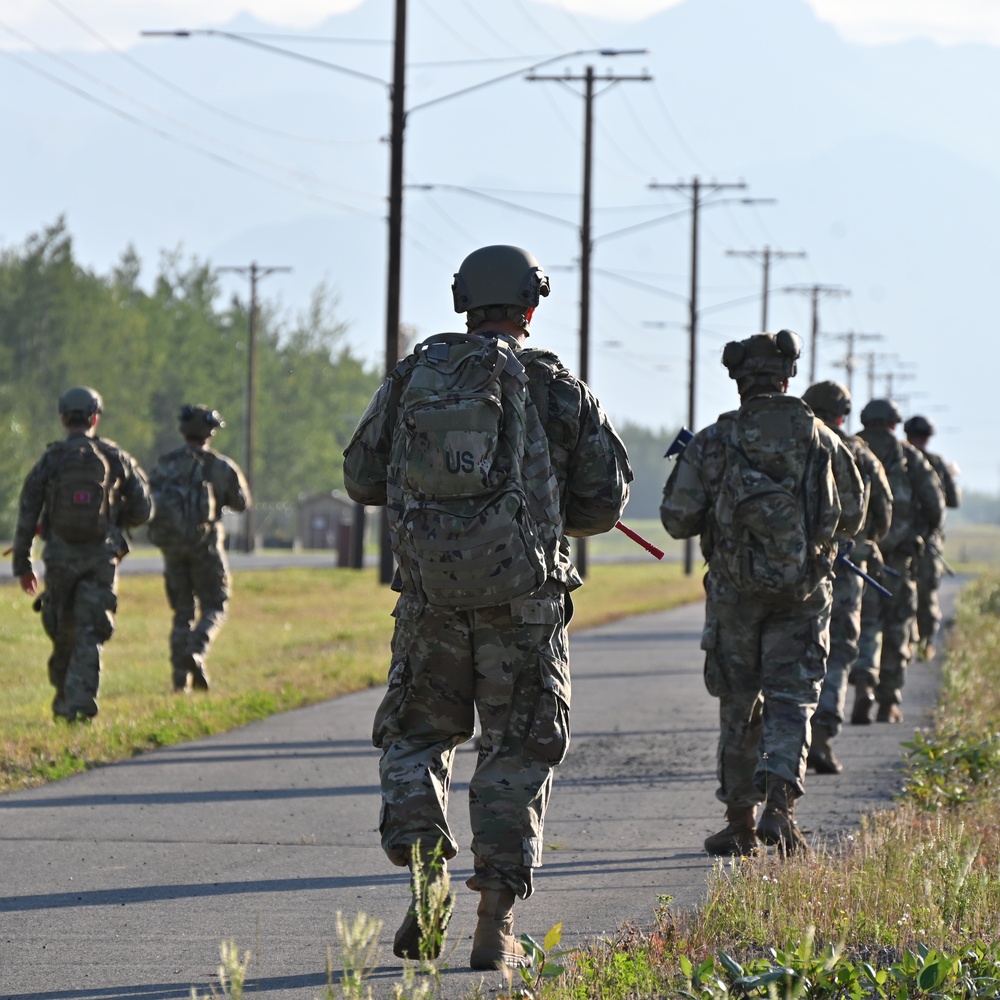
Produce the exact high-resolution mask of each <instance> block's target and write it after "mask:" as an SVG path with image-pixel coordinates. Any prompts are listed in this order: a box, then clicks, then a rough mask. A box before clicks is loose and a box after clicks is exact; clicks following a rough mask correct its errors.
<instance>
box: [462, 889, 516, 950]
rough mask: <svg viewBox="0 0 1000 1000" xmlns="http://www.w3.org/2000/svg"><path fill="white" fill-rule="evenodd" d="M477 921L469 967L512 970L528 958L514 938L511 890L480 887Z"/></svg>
mask: <svg viewBox="0 0 1000 1000" xmlns="http://www.w3.org/2000/svg"><path fill="white" fill-rule="evenodd" d="M476 914H477V916H478V917H479V922H478V923H477V924H476V933H475V935H474V936H473V938H472V956H471V957H470V958H469V965H471V966H472V968H473V969H499V968H501V967H502V966H507V967H508V968H511V969H516V968H517V967H518V966H521V965H527V964H528V959H527V956H526V955H525V953H524V949H523V948H522V947H521V945H520V943H519V942H518V940H517V938H515V937H514V893H513V891H512V890H510V889H480V890H479V908H478V909H477V911H476Z"/></svg>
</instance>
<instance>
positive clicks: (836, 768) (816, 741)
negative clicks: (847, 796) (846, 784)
mask: <svg viewBox="0 0 1000 1000" xmlns="http://www.w3.org/2000/svg"><path fill="white" fill-rule="evenodd" d="M831 739H833V733H832V732H831V731H830V730H829V729H828V728H827V727H826V726H813V727H812V743H811V744H810V746H809V760H808V764H809V767H811V768H812V769H813V770H814V771H815V772H816V773H817V774H840V772H841V771H843V770H844V765H843V764H841V763H840V761H839V760H837V755H836V754H835V753H834V752H833V747H832V746H830V740H831Z"/></svg>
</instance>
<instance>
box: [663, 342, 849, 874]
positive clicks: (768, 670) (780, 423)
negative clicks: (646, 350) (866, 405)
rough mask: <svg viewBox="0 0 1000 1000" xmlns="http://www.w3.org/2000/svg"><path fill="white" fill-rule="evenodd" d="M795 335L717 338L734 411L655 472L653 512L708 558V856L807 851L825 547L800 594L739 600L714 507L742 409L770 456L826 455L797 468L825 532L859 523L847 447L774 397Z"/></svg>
mask: <svg viewBox="0 0 1000 1000" xmlns="http://www.w3.org/2000/svg"><path fill="white" fill-rule="evenodd" d="M800 343H801V342H800V341H799V338H798V337H797V336H796V335H795V334H793V333H791V332H790V331H788V330H782V331H781V332H780V333H778V334H758V335H756V336H753V337H750V338H748V339H747V340H744V341H741V342H739V341H737V342H732V343H730V344H727V345H726V348H725V350H724V352H723V359H722V360H723V364H724V365H725V366H726V367H727V368H728V370H729V376H730V378H733V379H735V380H736V383H737V386H738V389H739V393H740V401H741V408H740V411H738V412H737V411H731V412H729V413H724V414H722V415H721V416H720V417H719V419H718V420H717V421H716V422H715V423H714V424H712V425H710V426H709V427H706V428H704V429H703V430H700V431H698V433H697V434H695V435H694V437H693V438H692V440H691V441H690V443H689V444H688V445H687V447H686V448H685V449H684V452H683V454H682V455H681V456H680V458H679V460H678V462H677V465H676V466H675V468H674V469H673V471H672V472H671V474H670V478H669V479H668V480H667V483H666V486H665V488H664V491H663V502H662V504H661V506H660V519H661V520H662V522H663V525H664V527H665V528H666V529H667V531H668V532H669V533H670V534H671V535H672V536H673V537H674V538H690V537H693V536H694V535H700V536H701V549H702V553H703V554H704V556H705V559H706V560H707V562H708V573H707V574H706V576H705V590H706V595H707V603H706V610H705V628H704V632H703V634H702V644H701V645H702V649H704V650H705V686H706V687H707V689H708V692H709V694H711V695H712V696H713V697H716V698H718V699H719V718H720V737H719V749H718V761H717V764H718V768H717V773H718V779H719V788H718V791H717V792H716V796H717V797H718V798H719V800H720V801H722V802H724V803H725V804H726V819H727V825H726V826H725V827H724V828H723V829H722V830H720V831H719V832H718V833H715V834H713V835H712V836H710V837H708V838H707V840H706V841H705V849H706V851H708V853H710V854H717V855H730V854H744V855H745V854H750V853H753V851H754V850H755V849H756V847H757V845H758V843H759V842H760V841H763V842H764V843H765V844H771V845H775V846H777V847H778V849H779V851H780V852H781V853H782V854H784V853H787V852H791V851H797V850H806V849H807V845H806V842H805V839H804V838H803V836H802V833H801V831H800V830H799V829H798V826H797V824H796V823H795V817H794V807H795V801H796V800H797V799H798V798H799V796H801V795H802V793H803V792H804V790H805V787H804V780H805V774H806V756H807V753H808V750H809V735H810V730H809V725H810V719H811V717H812V714H813V711H814V710H815V708H816V703H817V700H818V698H819V691H820V685H821V684H822V681H823V675H824V672H825V670H826V657H827V653H828V651H829V642H830V595H831V584H830V580H829V578H828V574H829V565H830V562H832V551H831V546H830V545H829V543H828V544H827V545H826V546H825V547H824V548H823V549H816V550H814V552H813V553H812V554H811V555H810V557H809V563H808V565H810V566H813V565H815V566H816V567H817V568H818V569H819V570H820V572H818V574H817V576H818V579H817V580H816V582H815V584H814V586H815V589H813V590H812V592H810V593H808V594H807V596H805V597H804V598H802V599H797V600H789V599H762V598H760V597H757V596H748V594H747V593H745V592H743V590H741V587H740V586H739V585H738V584H737V583H736V582H735V580H734V579H733V576H734V573H733V571H732V568H731V563H730V560H729V557H728V555H727V553H728V551H729V550H730V549H731V548H732V544H731V542H730V541H729V540H728V538H729V536H728V532H727V530H724V526H723V524H722V520H723V518H726V519H728V520H729V521H730V522H731V521H732V520H733V513H734V512H733V511H732V510H729V509H728V507H726V509H722V507H725V506H726V503H725V501H724V500H723V504H722V507H720V503H719V500H720V497H721V498H724V497H725V495H726V494H725V492H724V480H725V479H726V477H727V475H729V474H730V473H729V468H728V464H729V456H730V454H731V452H732V446H731V445H730V444H729V442H730V440H731V438H732V435H733V427H734V424H736V423H737V422H738V421H740V420H741V418H742V417H743V414H744V411H748V412H754V413H757V414H758V417H757V418H756V419H757V423H756V424H755V425H754V433H755V434H756V436H757V438H758V440H761V441H763V442H764V443H766V444H767V445H769V447H770V449H771V450H772V451H773V452H774V453H776V454H779V455H780V454H781V453H782V452H791V451H793V450H794V451H799V450H800V448H801V446H802V442H805V443H807V442H808V441H809V440H813V441H814V442H815V444H814V445H813V448H814V449H819V450H821V451H822V452H823V453H825V455H826V456H828V459H829V461H828V463H827V464H826V465H825V466H824V465H822V464H819V463H816V464H813V465H809V464H806V465H805V469H806V470H809V469H812V470H814V471H813V472H812V473H809V472H808V471H806V472H801V471H800V472H799V475H801V476H806V475H811V477H812V479H809V480H807V481H806V482H805V484H804V488H805V498H804V499H805V502H806V504H808V505H809V507H810V508H811V507H812V506H813V499H812V498H814V497H817V496H820V497H821V496H830V497H831V498H832V504H833V506H832V508H831V509H833V510H834V511H835V512H836V511H837V510H839V517H837V518H836V519H835V520H834V521H833V524H834V529H833V531H832V532H831V535H830V537H831V538H832V537H833V536H834V534H837V533H839V534H840V535H843V536H846V537H853V536H854V535H855V534H856V533H857V531H858V530H859V529H860V527H861V524H862V521H863V518H864V507H863V505H864V487H863V484H862V481H861V477H860V475H859V473H858V469H857V466H856V465H855V463H854V459H853V458H852V457H851V453H850V452H849V451H848V450H847V448H846V447H845V446H844V445H843V444H842V443H841V441H840V439H839V438H838V437H837V436H836V435H835V434H834V433H833V432H832V431H830V430H829V429H827V428H826V427H825V426H824V425H823V424H822V422H821V421H819V420H817V419H816V418H815V417H814V416H813V415H812V413H811V411H810V410H809V409H808V407H807V406H806V405H805V404H804V403H802V401H801V400H798V399H795V398H794V397H790V396H786V395H785V393H786V390H787V388H788V379H789V378H790V377H791V376H792V375H794V374H795V371H796V364H795V362H796V359H797V358H798V356H799V353H800V349H801V348H800ZM748 408H749V410H748ZM792 428H796V430H795V431H793V430H792ZM798 428H802V430H798ZM792 435H793V436H792ZM800 438H801V439H802V440H801V441H800ZM810 453H812V451H811V452H810ZM813 480H814V481H813ZM835 517H836V514H835ZM824 558H825V560H826V561H824ZM762 801H763V802H765V806H764V811H763V814H762V816H761V818H760V821H759V823H758V822H757V805H758V804H759V803H760V802H762Z"/></svg>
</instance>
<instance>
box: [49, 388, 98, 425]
mask: <svg viewBox="0 0 1000 1000" xmlns="http://www.w3.org/2000/svg"><path fill="white" fill-rule="evenodd" d="M103 412H104V400H103V399H101V394H100V393H99V392H98V391H97V390H96V389H91V388H90V386H87V385H75V386H73V388H72V389H67V390H66V391H65V392H64V393H63V394H62V395H61V396H60V397H59V415H60V416H63V417H69V416H79V417H86V418H89V417H93V416H95V415H96V414H98V413H103Z"/></svg>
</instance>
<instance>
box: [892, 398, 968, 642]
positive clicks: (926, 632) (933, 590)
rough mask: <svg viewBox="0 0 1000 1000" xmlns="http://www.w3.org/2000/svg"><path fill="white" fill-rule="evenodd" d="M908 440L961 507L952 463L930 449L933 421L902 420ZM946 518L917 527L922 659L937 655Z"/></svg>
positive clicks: (950, 501) (949, 501)
mask: <svg viewBox="0 0 1000 1000" xmlns="http://www.w3.org/2000/svg"><path fill="white" fill-rule="evenodd" d="M903 431H904V432H905V433H906V440H907V441H909V443H910V444H912V445H913V447H914V448H917V449H919V450H920V451H921V452H923V455H924V458H926V459H927V461H928V462H930V464H931V467H932V468H933V469H934V471H935V472H936V473H937V476H938V479H939V480H940V481H941V489H942V490H943V491H944V504H945V507H952V508H955V507H958V506H959V504H960V503H961V502H962V494H961V490H960V489H959V487H958V483H957V482H956V481H955V479H956V477H955V475H954V474H953V471H952V470H953V466H951V465H949V463H947V462H946V461H945V460H944V459H943V458H942V457H941V456H940V455H935V454H934V453H933V452H930V451H928V450H927V445H928V444H929V443H930V439H931V437H932V436H933V435H934V424H933V423H931V421H930V420H928V419H927V417H921V416H915V417H910V419H909V420H907V421H906V423H905V424H903ZM943 528H944V520H943V519H942V522H941V524H940V525H939V526H938V527H937V529H933V528H931V527H930V526H929V525H926V524H922V525H919V526H918V530H919V531H920V533H921V536H922V537H923V540H924V546H923V549H922V550H921V552H920V554H919V555H918V556H917V558H916V578H917V658H918V659H921V660H932V659H934V653H935V651H936V650H935V645H934V644H935V642H936V640H937V634H938V629H939V628H940V627H941V605H940V603H939V602H938V589H939V588H940V586H941V570H942V567H943V565H944V530H943Z"/></svg>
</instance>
